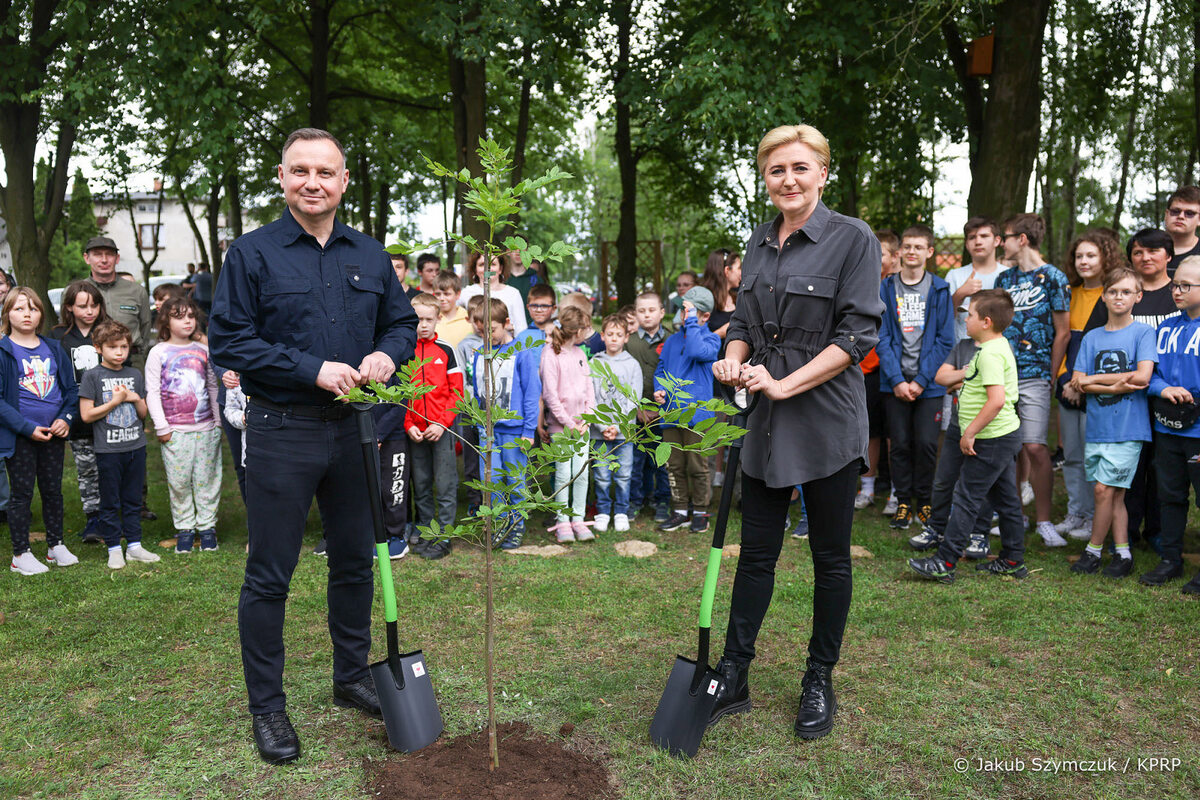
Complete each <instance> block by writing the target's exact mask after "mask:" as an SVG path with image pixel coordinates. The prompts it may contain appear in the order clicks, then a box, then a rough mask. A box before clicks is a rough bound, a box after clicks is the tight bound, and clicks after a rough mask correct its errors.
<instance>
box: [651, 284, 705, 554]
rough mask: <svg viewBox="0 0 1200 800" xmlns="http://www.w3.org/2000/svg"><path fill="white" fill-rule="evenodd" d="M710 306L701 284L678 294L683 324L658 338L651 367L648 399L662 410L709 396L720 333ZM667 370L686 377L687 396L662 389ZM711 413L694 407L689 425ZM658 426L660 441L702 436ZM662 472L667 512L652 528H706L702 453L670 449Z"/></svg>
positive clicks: (700, 530) (678, 377)
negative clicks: (712, 325) (713, 327)
mask: <svg viewBox="0 0 1200 800" xmlns="http://www.w3.org/2000/svg"><path fill="white" fill-rule="evenodd" d="M712 310H713V295H712V292H710V291H709V290H708V289H705V288H704V287H703V286H693V287H692V288H691V289H689V290H688V291H687V293H686V294H685V295H684V296H683V327H682V329H681V330H680V331H679V332H678V333H676V334H674V335H672V336H671V337H670V338H668V339H667V340H666V341H665V342H663V348H662V354H661V355H660V356H659V359H658V366H657V367H656V368H655V370H654V402H656V403H658V404H659V405H660V406H663V407H664V408H665V409H667V410H670V409H675V408H680V407H683V406H687V405H690V404H691V403H693V402H696V401H700V400H711V399H712V396H713V379H712V365H713V362H714V361H716V360H717V354H718V353H719V352H720V350H721V337H719V336H717V334H715V333H713V332H712V331H710V330H709V329H708V318H709V317H710V316H711V315H712ZM667 375H670V376H671V377H672V378H674V379H676V380H680V381H691V383H690V384H687V385H685V386H684V387H683V389H682V390H683V391H684V392H687V394H689V395H691V398H690V399H683V398H680V397H678V396H677V395H675V394H668V393H667V386H666V384H665V383H664V382H663V378H664V377H666V376H667ZM711 416H713V414H712V412H711V411H706V410H701V411H697V412H696V415H695V416H694V417H692V421H691V424H692V425H693V426H694V425H696V424H697V423H699V422H700V421H701V420H704V419H707V418H709V417H711ZM661 431H662V438H663V441H665V442H672V443H675V444H680V445H682V444H695V443H697V442H699V441H700V439H701V438H702V437H701V435H700V434H698V433H696V432H695V431H692V430H688V429H686V428H679V427H675V426H673V425H668V424H667V423H665V422H664V423H662V427H661ZM667 471H668V473H669V475H670V479H671V504H672V506H673V511H672V513H671V515H670V516H669V517H667V520H666V521H665V522H663V523H661V524H659V526H658V529H659V530H660V531H674V530H678V529H680V528H682V527H683V526H685V525H688V524H689V523H690V525H691V529H692V531H694V532H696V533H703V532H704V531H706V530H708V504H709V502H711V500H712V480H711V476H710V475H709V472H708V458H706V457H704V456H701V455H699V454H698V453H688V452H684V451H682V450H679V449H675V448H672V450H671V459H670V461H668V462H667ZM689 504H690V505H691V507H692V516H691V518H689V517H688V505H689Z"/></svg>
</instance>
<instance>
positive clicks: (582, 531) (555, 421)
mask: <svg viewBox="0 0 1200 800" xmlns="http://www.w3.org/2000/svg"><path fill="white" fill-rule="evenodd" d="M558 323H559V327H557V328H555V329H554V330H552V331H551V332H550V335H549V337H548V341H547V344H546V346H545V347H543V348H542V368H541V375H542V401H543V403H544V404H545V406H546V429H547V430H548V431H549V432H550V433H551V434H555V433H558V432H560V431H563V430H572V431H579V432H580V433H581V434H582V436H583V439H582V444H581V446H580V447H579V449H577V450H576V451H575V452H574V454H573V455H572V456H571V457H570V458H569V459H565V460H563V461H560V462H558V464H557V466H556V467H555V469H554V487H555V493H554V499H555V500H556V501H558V502H560V503H564V504H566V505H568V506H570V507H571V516H570V517H568V516H567V515H566V514H561V513H560V514H559V515H558V523H557V524H556V525H555V526H554V528H553V530H554V535H555V538H556V539H558V541H560V542H575V541H579V542H586V541H589V540H591V539H594V538H596V537H595V534H593V533H592V531H591V529H589V528H588V524H587V523H585V522H584V521H583V514H584V509H585V508H586V504H587V493H588V468H587V462H588V452H587V442H588V435H587V433H588V428H587V425H586V424H585V423H584V422H583V420H582V419H580V417H581V415H583V414H586V413H588V412H589V411H592V410H593V409H595V407H596V396H595V393H594V390H593V388H592V373H591V370H590V369H588V363H587V356H586V355H585V354H584V352H583V350H582V349H581V348H580V347H579V345H580V344H582V343H583V342H585V341H587V338H588V337H589V336H591V335H592V332H593V331H592V321H591V320H590V319H588V317H587V316H586V315H585V314H584V313H583V312H582V311H580V310H579V309H577V308H573V307H568V308H564V309H562V310H561V311H560V312H559V315H558Z"/></svg>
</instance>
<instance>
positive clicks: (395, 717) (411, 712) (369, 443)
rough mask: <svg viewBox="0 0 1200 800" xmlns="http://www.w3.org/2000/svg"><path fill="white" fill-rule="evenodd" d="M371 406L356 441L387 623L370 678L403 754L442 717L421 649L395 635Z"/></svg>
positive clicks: (427, 740) (425, 740)
mask: <svg viewBox="0 0 1200 800" xmlns="http://www.w3.org/2000/svg"><path fill="white" fill-rule="evenodd" d="M371 408H372V405H371V404H370V403H355V404H354V410H355V411H356V412H357V414H356V416H357V419H358V440H359V443H360V444H361V445H362V451H363V465H364V467H365V468H366V473H367V493H368V494H369V495H370V504H371V522H372V523H373V524H374V527H375V553H376V556H377V558H376V559H375V560H376V562H377V563H378V564H379V580H380V583H381V584H382V587H383V618H384V621H386V622H387V658H386V659H384V660H383V661H380V662H378V663H375V664H371V666H370V670H371V678H372V679H373V680H374V681H375V692H376V694H378V695H379V707H380V709H381V710H382V711H383V724H384V725H385V726H386V727H387V736H388V743H389V744H390V745H391V746H392V747H394V748H395V749H397V750H399V751H401V752H403V753H412V752H415V751H417V750H420V749H421V748H423V747H426V746H428V745H430V744H433V742H434V740H435V739H437V737H438V736H440V735H441V733H442V727H443V726H442V712H441V711H439V710H438V705H437V699H436V698H434V696H433V682H432V681H431V680H430V679H429V671H428V670H427V669H426V668H425V654H424V653H422V652H421V651H420V650H415V651H413V652H411V653H404V654H401V653H400V645H399V634H398V633H397V631H396V590H395V587H394V585H393V584H392V560H391V557H390V555H389V554H388V541H387V531H386V529H385V528H384V524H383V494H382V493H381V492H380V477H379V456H378V452H377V448H376V444H375V420H374V419H373V418H372V417H371Z"/></svg>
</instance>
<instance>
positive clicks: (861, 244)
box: [730, 233, 883, 365]
mask: <svg viewBox="0 0 1200 800" xmlns="http://www.w3.org/2000/svg"><path fill="white" fill-rule="evenodd" d="M881 259H882V254H881V251H880V249H879V240H878V239H876V238H875V237H874V236H868V235H866V234H863V233H860V234H859V237H858V241H857V242H855V244H854V246H853V247H852V248H851V251H850V252H849V253H848V254H847V258H846V261H845V265H844V266H843V267H842V273H841V275H840V276H839V281H838V291H837V299H836V301H835V306H834V313H833V318H834V330H833V338H832V339H831V340H830V343H831V344H835V345H837V346H838V347H840V348H841V349H843V350H845V351H846V354H847V355H849V356H850V363H851V364H852V365H853V364H857V363H858V362H860V361H862V360H863V359H864V358H866V356H867V353H869V352H871V348H873V347H875V345H876V344H878V343H879V322H880V319H882V317H883V301H882V300H881V299H880V297H879V265H880V262H881ZM735 317H736V315H735ZM732 329H733V326H732V324H731V325H730V330H731V331H732Z"/></svg>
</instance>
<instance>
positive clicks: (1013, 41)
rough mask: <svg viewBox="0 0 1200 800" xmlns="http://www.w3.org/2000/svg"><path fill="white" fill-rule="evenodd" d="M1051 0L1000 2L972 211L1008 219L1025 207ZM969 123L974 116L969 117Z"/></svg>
mask: <svg viewBox="0 0 1200 800" xmlns="http://www.w3.org/2000/svg"><path fill="white" fill-rule="evenodd" d="M1049 11H1050V0H1003V2H1001V3H1000V4H999V5H998V6H997V7H996V43H995V51H994V52H995V56H994V58H993V61H992V75H991V80H990V82H989V85H988V93H987V104H986V106H985V108H984V112H983V119H982V128H981V130H980V135H979V154H978V157H977V159H976V161H975V163H974V164H973V165H972V167H971V191H970V194H969V195H968V197H967V214H968V216H972V217H974V216H986V217H991V218H993V219H997V220H999V219H1003V218H1004V217H1007V216H1008V215H1010V214H1014V213H1018V212H1021V211H1024V210H1025V202H1026V200H1027V198H1028V194H1029V175H1030V172H1031V171H1032V170H1033V161H1034V159H1035V158H1036V157H1037V150H1038V140H1039V134H1040V128H1041V125H1040V114H1039V112H1040V105H1041V67H1042V44H1043V41H1044V39H1045V30H1046V17H1047V15H1048V14H1049ZM968 122H970V117H968Z"/></svg>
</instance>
